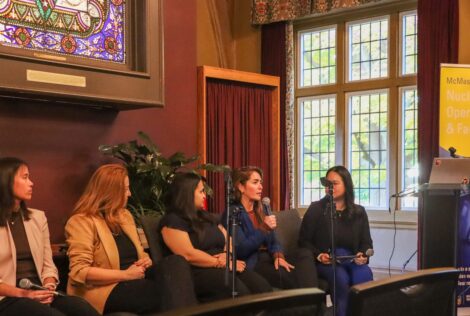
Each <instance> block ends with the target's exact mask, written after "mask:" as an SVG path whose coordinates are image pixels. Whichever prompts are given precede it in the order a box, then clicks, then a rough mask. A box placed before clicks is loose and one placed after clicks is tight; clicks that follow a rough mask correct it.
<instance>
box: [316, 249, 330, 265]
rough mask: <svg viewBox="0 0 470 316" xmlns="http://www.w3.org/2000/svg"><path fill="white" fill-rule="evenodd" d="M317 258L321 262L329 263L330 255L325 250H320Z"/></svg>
mask: <svg viewBox="0 0 470 316" xmlns="http://www.w3.org/2000/svg"><path fill="white" fill-rule="evenodd" d="M317 259H318V261H320V262H321V263H323V264H331V257H330V255H329V254H327V253H326V252H322V253H321V254H319V255H318V257H317Z"/></svg>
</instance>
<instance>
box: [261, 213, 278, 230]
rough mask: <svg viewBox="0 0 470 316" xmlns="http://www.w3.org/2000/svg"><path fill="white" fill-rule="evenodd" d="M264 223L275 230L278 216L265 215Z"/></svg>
mask: <svg viewBox="0 0 470 316" xmlns="http://www.w3.org/2000/svg"><path fill="white" fill-rule="evenodd" d="M264 224H265V225H266V226H267V227H268V229H270V230H274V229H276V227H277V220H276V216H274V215H269V216H265V217H264Z"/></svg>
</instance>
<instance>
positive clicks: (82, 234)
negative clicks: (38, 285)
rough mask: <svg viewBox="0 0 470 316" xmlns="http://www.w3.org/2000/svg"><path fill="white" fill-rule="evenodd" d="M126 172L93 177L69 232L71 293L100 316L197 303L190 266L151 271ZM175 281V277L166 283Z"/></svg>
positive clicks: (165, 263) (106, 170) (177, 260)
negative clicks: (130, 202) (130, 204)
mask: <svg viewBox="0 0 470 316" xmlns="http://www.w3.org/2000/svg"><path fill="white" fill-rule="evenodd" d="M129 196H130V191H129V178H128V176H127V170H126V168H124V167H123V166H121V165H119V164H110V165H104V166H101V167H100V168H98V170H96V172H95V173H94V174H93V176H92V177H91V179H90V181H89V183H88V185H87V187H86V188H85V191H84V193H83V194H82V196H81V197H80V199H79V200H78V202H77V204H76V206H75V210H74V211H73V214H72V216H71V217H70V219H69V220H68V222H67V224H66V226H65V234H66V237H67V244H68V247H69V248H68V256H69V259H70V273H69V282H68V285H67V293H69V294H74V295H78V296H81V297H83V298H85V299H86V300H87V301H88V302H90V303H91V304H92V305H93V306H94V307H95V308H96V309H97V310H98V311H99V312H100V313H104V314H106V313H111V312H132V313H137V314H141V313H150V312H156V311H162V310H166V309H171V308H174V307H181V306H187V305H192V304H195V303H197V302H196V299H195V297H194V293H193V291H192V290H191V291H189V290H186V288H187V286H186V285H187V284H188V283H191V276H190V269H189V265H188V264H187V262H186V261H185V260H184V259H183V258H181V257H178V256H172V257H169V258H166V259H165V260H162V262H159V263H158V264H157V265H152V261H151V259H150V258H149V256H148V255H147V254H146V253H145V252H144V249H143V248H142V245H141V243H140V240H139V237H138V234H137V229H136V225H135V222H134V219H133V218H132V215H131V214H130V212H129V211H128V210H126V209H125V207H126V204H127V199H128V197H129ZM168 276H171V277H168Z"/></svg>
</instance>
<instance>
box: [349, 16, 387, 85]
mask: <svg viewBox="0 0 470 316" xmlns="http://www.w3.org/2000/svg"><path fill="white" fill-rule="evenodd" d="M348 32H349V47H348V49H349V52H350V55H349V56H350V60H349V80H350V81H355V80H364V79H373V78H382V77H387V76H388V18H382V19H379V20H368V21H361V22H357V23H351V24H349V27H348Z"/></svg>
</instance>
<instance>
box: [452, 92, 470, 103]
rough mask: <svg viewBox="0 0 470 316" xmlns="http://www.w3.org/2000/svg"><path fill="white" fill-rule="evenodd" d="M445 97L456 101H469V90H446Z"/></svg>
mask: <svg viewBox="0 0 470 316" xmlns="http://www.w3.org/2000/svg"><path fill="white" fill-rule="evenodd" d="M447 99H448V100H450V101H456V102H465V101H468V102H470V91H465V92H460V93H459V92H455V91H454V90H447Z"/></svg>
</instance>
